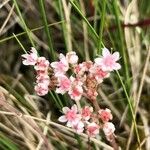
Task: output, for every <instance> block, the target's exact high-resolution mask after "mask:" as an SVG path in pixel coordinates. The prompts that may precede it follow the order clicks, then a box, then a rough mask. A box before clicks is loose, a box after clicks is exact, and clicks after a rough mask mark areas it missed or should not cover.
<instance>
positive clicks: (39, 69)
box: [22, 47, 50, 96]
mask: <svg viewBox="0 0 150 150" xmlns="http://www.w3.org/2000/svg"><path fill="white" fill-rule="evenodd" d="M22 57H23V64H24V65H32V66H34V69H35V70H36V73H37V76H36V85H35V87H34V89H35V91H36V93H37V94H38V95H40V96H43V95H46V94H47V93H48V90H49V87H48V86H49V83H50V78H49V75H48V69H49V61H48V60H46V58H45V57H38V54H37V51H36V49H35V48H33V47H32V48H31V52H30V53H29V54H23V55H22Z"/></svg>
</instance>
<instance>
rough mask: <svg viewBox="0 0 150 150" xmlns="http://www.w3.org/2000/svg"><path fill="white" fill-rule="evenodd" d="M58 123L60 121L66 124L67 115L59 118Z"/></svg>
mask: <svg viewBox="0 0 150 150" xmlns="http://www.w3.org/2000/svg"><path fill="white" fill-rule="evenodd" d="M58 121H60V122H66V121H67V118H66V116H65V115H63V116H61V117H59V118H58Z"/></svg>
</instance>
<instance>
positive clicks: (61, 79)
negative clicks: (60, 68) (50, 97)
mask: <svg viewBox="0 0 150 150" xmlns="http://www.w3.org/2000/svg"><path fill="white" fill-rule="evenodd" d="M70 86H71V81H70V80H69V79H68V77H67V76H65V75H60V76H58V88H56V93H61V94H64V93H65V92H67V91H69V89H70Z"/></svg>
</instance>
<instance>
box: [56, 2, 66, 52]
mask: <svg viewBox="0 0 150 150" xmlns="http://www.w3.org/2000/svg"><path fill="white" fill-rule="evenodd" d="M58 8H59V14H60V18H61V20H65V17H64V13H63V8H62V1H61V0H58ZM61 27H62V32H63V36H64V41H65V47H66V49H67V51H68V44H67V37H66V34H67V31H66V30H67V29H66V25H65V22H64V21H63V22H62V24H61Z"/></svg>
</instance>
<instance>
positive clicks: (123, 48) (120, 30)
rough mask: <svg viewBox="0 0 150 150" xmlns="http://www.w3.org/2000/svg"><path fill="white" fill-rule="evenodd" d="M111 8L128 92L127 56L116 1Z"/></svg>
mask: <svg viewBox="0 0 150 150" xmlns="http://www.w3.org/2000/svg"><path fill="white" fill-rule="evenodd" d="M113 7H114V13H115V18H116V23H117V26H118V31H119V38H120V44H121V53H122V56H123V62H124V64H123V65H124V71H125V76H126V81H127V85H128V86H127V89H128V91H129V87H130V82H129V81H130V79H129V69H128V68H129V66H128V60H127V54H126V51H125V45H124V39H123V33H122V29H121V23H120V19H119V8H118V6H117V1H116V0H113Z"/></svg>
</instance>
